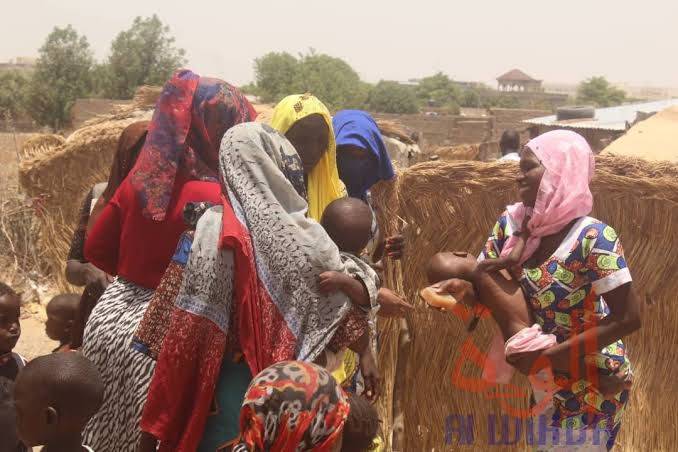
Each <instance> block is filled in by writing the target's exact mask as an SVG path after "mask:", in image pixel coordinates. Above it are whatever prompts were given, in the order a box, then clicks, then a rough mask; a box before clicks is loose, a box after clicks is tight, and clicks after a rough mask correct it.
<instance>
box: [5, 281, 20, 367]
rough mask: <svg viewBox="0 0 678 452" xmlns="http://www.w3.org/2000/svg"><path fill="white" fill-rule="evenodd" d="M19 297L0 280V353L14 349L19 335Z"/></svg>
mask: <svg viewBox="0 0 678 452" xmlns="http://www.w3.org/2000/svg"><path fill="white" fill-rule="evenodd" d="M20 314H21V299H20V298H19V296H18V295H17V294H16V292H14V290H12V288H11V287H9V286H8V285H6V284H3V283H1V282H0V355H3V354H5V353H9V352H11V351H12V350H14V347H15V346H16V343H17V342H18V341H19V336H21V324H20V323H19V317H20Z"/></svg>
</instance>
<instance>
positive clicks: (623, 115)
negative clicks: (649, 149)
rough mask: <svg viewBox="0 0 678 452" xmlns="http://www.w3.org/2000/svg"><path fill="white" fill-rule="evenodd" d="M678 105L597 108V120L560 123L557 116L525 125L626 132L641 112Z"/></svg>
mask: <svg viewBox="0 0 678 452" xmlns="http://www.w3.org/2000/svg"><path fill="white" fill-rule="evenodd" d="M673 105H678V99H669V100H659V101H655V102H643V103H638V104H628V105H620V106H618V107H609V108H597V109H596V110H595V118H592V119H571V120H567V121H558V119H557V117H556V115H551V116H542V117H541V118H533V119H526V120H524V121H523V122H524V123H525V124H532V125H538V126H561V127H566V128H570V129H600V130H621V131H623V130H626V125H627V123H628V124H629V125H630V124H633V123H634V122H635V120H636V117H637V115H638V113H639V112H641V113H656V112H658V111H661V110H663V109H665V108H668V107H671V106H673Z"/></svg>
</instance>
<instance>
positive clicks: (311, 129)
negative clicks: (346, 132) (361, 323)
mask: <svg viewBox="0 0 678 452" xmlns="http://www.w3.org/2000/svg"><path fill="white" fill-rule="evenodd" d="M271 127H273V128H274V129H276V130H277V131H279V132H280V133H282V134H284V135H285V136H286V137H287V139H288V140H289V141H290V143H292V145H293V146H294V148H295V149H296V150H297V153H298V154H299V157H301V162H302V164H303V166H304V174H305V175H306V189H307V191H308V193H307V195H308V215H309V216H310V217H311V218H313V219H314V220H316V221H320V217H321V216H322V214H323V211H324V210H325V207H327V205H328V204H329V203H331V202H332V201H334V200H335V199H339V198H343V197H344V196H346V188H345V187H344V184H343V183H342V182H341V180H340V179H339V172H338V170H337V146H336V143H335V141H334V131H333V130H332V117H331V116H330V112H329V110H328V109H327V107H326V106H325V105H324V104H323V103H322V102H320V100H318V98H316V97H315V96H313V95H311V94H293V95H291V96H287V97H286V98H284V99H283V100H281V101H280V102H279V103H278V105H276V107H275V110H274V111H273V117H272V118H271Z"/></svg>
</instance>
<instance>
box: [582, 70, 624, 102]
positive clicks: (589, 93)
mask: <svg viewBox="0 0 678 452" xmlns="http://www.w3.org/2000/svg"><path fill="white" fill-rule="evenodd" d="M625 100H626V93H625V92H624V91H623V90H621V89H619V88H615V87H614V86H612V85H610V82H608V81H607V80H606V79H605V77H591V78H590V79H588V80H586V81H584V82H582V83H580V84H579V86H578V87H577V103H580V104H593V105H595V106H596V107H612V106H615V105H621V104H622V103H624V101H625Z"/></svg>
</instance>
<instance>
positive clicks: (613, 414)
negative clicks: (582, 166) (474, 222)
mask: <svg viewBox="0 0 678 452" xmlns="http://www.w3.org/2000/svg"><path fill="white" fill-rule="evenodd" d="M511 223H512V222H511V220H510V218H509V217H508V215H507V214H506V213H504V214H503V215H502V216H501V217H500V218H499V220H498V221H497V223H496V225H495V226H494V229H493V231H492V235H491V236H490V238H489V239H488V241H487V243H486V245H485V249H484V251H483V255H484V256H485V257H487V258H495V257H497V256H498V255H499V254H500V253H501V250H502V248H503V246H504V243H505V242H506V240H507V239H508V238H509V237H510V236H511V234H513V232H514V231H515V230H516V228H517V225H515V224H511ZM630 281H631V274H630V272H629V269H628V267H627V265H626V259H625V258H624V252H623V250H622V246H621V242H620V240H619V236H618V234H617V232H616V231H615V230H614V229H613V228H612V227H610V226H608V225H606V224H605V223H602V222H600V221H599V220H596V219H594V218H591V217H584V218H581V219H579V220H578V221H577V222H576V223H575V225H574V226H573V227H572V229H571V230H570V232H569V233H568V235H567V236H566V237H565V239H564V240H563V242H562V243H561V245H560V246H559V247H558V249H557V250H556V251H555V253H554V254H553V255H552V256H551V257H549V258H548V259H547V260H546V261H545V262H544V263H542V264H541V265H539V266H538V267H535V268H526V267H524V268H523V275H522V278H521V280H520V283H521V286H522V288H523V291H524V293H525V296H526V299H527V301H528V305H529V306H530V308H531V311H532V314H533V315H534V317H535V320H536V321H537V323H539V325H540V326H541V327H542V329H543V331H544V332H545V333H552V334H555V335H556V337H557V339H558V343H561V342H563V341H565V340H567V339H569V338H570V337H571V336H572V335H574V334H577V333H581V332H582V331H584V330H586V329H589V328H591V327H593V326H594V325H595V324H596V323H597V322H598V321H600V320H601V319H602V318H604V317H605V316H607V315H608V314H609V313H610V310H609V308H608V307H607V305H606V304H605V301H604V299H603V297H601V295H604V294H605V293H607V292H609V291H611V290H614V289H616V288H618V287H620V286H622V285H624V284H626V283H629V282H630ZM585 360H586V362H587V363H588V364H589V365H592V366H595V368H597V370H598V372H599V374H600V375H611V374H613V373H614V372H616V371H618V370H621V371H622V372H626V371H628V372H629V375H630V371H631V368H630V363H629V360H628V358H627V355H626V347H625V346H624V344H623V343H622V341H620V340H619V341H617V342H615V343H613V344H610V345H608V346H607V347H604V348H603V349H602V350H601V351H600V352H598V353H592V354H591V355H587V356H586V358H585ZM555 382H556V384H557V386H558V390H557V391H556V393H555V395H554V398H553V409H552V410H550V411H552V412H553V424H552V425H553V426H554V427H560V428H562V429H566V428H570V429H576V430H578V429H584V428H589V429H590V428H595V427H597V428H598V429H600V430H602V431H604V432H606V433H607V435H608V438H609V440H608V441H607V448H608V449H609V448H611V447H612V445H613V444H614V440H615V437H616V435H617V433H618V431H619V427H620V422H621V417H622V414H623V412H624V409H625V407H626V404H627V401H628V397H629V391H628V390H624V391H622V392H620V393H618V394H616V395H615V396H614V397H613V398H612V399H611V400H606V399H605V398H603V396H602V395H601V393H600V392H599V391H598V390H597V389H596V388H594V387H593V384H592V383H591V382H590V381H588V380H586V379H581V380H578V381H573V379H572V378H570V376H569V375H567V374H558V373H556V374H555Z"/></svg>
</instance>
